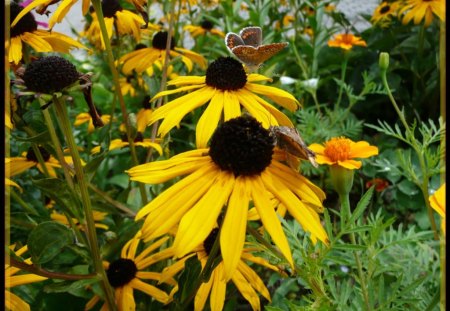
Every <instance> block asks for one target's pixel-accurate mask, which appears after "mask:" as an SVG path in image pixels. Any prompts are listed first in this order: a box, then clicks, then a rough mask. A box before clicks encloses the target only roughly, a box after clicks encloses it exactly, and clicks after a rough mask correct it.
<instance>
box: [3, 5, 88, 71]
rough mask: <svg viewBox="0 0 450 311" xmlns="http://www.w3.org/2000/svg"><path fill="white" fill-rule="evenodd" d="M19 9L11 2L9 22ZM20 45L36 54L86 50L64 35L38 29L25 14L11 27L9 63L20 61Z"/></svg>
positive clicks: (21, 47)
mask: <svg viewBox="0 0 450 311" xmlns="http://www.w3.org/2000/svg"><path fill="white" fill-rule="evenodd" d="M21 9H22V8H21V7H20V6H19V5H18V4H17V3H15V2H13V1H11V3H10V12H11V20H13V19H14V18H15V17H16V16H17V15H18V14H19V12H20V11H21ZM22 43H25V44H27V45H29V46H31V47H32V48H33V49H34V50H35V51H36V52H62V53H68V52H69V51H70V50H71V49H73V48H83V49H86V47H84V45H82V44H81V43H79V42H77V41H76V40H74V39H72V38H70V37H68V36H66V35H64V34H61V33H58V32H55V31H52V32H49V31H46V30H41V29H38V26H37V23H36V20H35V18H34V16H33V15H32V14H31V13H27V14H25V15H24V17H23V18H22V19H21V20H20V21H19V22H18V23H17V24H15V25H14V26H13V25H11V30H10V43H9V51H8V59H9V62H13V63H14V64H18V63H19V62H20V61H21V60H22V56H23V52H22V49H23V45H22Z"/></svg>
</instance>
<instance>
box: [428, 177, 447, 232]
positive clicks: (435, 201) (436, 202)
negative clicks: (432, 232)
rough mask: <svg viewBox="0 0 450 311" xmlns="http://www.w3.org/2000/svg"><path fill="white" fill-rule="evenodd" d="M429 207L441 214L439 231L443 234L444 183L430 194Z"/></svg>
mask: <svg viewBox="0 0 450 311" xmlns="http://www.w3.org/2000/svg"><path fill="white" fill-rule="evenodd" d="M429 200H430V205H431V207H432V208H433V209H434V210H435V211H436V212H437V213H438V214H439V216H441V231H442V232H443V233H444V236H445V183H444V184H442V186H440V187H439V189H438V190H436V191H435V192H434V193H433V195H431V196H430V198H429Z"/></svg>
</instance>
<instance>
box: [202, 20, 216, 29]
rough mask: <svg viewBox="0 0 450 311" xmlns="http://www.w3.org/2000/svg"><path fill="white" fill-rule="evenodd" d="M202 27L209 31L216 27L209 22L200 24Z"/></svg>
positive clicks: (205, 21)
mask: <svg viewBox="0 0 450 311" xmlns="http://www.w3.org/2000/svg"><path fill="white" fill-rule="evenodd" d="M200 26H202V28H203V29H205V30H208V31H209V30H211V29H212V28H213V27H214V24H213V23H211V22H210V21H208V20H204V21H202V22H201V23H200Z"/></svg>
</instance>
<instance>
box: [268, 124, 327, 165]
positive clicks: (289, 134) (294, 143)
mask: <svg viewBox="0 0 450 311" xmlns="http://www.w3.org/2000/svg"><path fill="white" fill-rule="evenodd" d="M269 130H270V132H271V133H272V136H273V137H274V138H275V144H276V145H277V146H278V148H280V149H282V150H284V151H286V152H287V153H288V155H292V156H294V157H297V158H300V159H303V160H308V161H309V162H311V164H312V165H313V166H314V167H316V168H317V167H319V165H318V164H317V162H316V154H315V153H314V151H312V150H311V149H309V148H308V146H307V145H306V144H305V142H304V141H303V139H302V138H301V136H300V133H299V132H298V130H297V129H296V128H292V127H288V126H271V127H270V128H269ZM288 162H289V158H288ZM294 162H295V161H294ZM291 163H292V162H291ZM291 163H289V165H290V166H291V167H292V166H293V165H291ZM294 166H295V167H292V168H294V169H296V170H297V167H298V165H294Z"/></svg>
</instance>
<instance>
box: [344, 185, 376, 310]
mask: <svg viewBox="0 0 450 311" xmlns="http://www.w3.org/2000/svg"><path fill="white" fill-rule="evenodd" d="M339 200H340V202H341V222H342V223H344V227H345V228H352V227H353V224H352V223H350V218H351V210H350V198H349V195H348V193H347V194H341V193H339ZM349 235H350V241H351V242H352V244H354V245H356V237H355V233H354V232H351V233H350V234H349ZM353 255H354V257H355V262H356V268H357V269H358V276H359V282H360V283H361V292H362V295H363V298H364V303H365V304H366V310H367V311H369V310H371V307H370V302H369V294H368V292H367V285H366V279H365V276H364V271H363V269H362V264H361V259H360V258H359V253H358V252H356V251H355V252H354V253H353Z"/></svg>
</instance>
